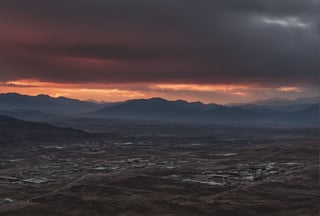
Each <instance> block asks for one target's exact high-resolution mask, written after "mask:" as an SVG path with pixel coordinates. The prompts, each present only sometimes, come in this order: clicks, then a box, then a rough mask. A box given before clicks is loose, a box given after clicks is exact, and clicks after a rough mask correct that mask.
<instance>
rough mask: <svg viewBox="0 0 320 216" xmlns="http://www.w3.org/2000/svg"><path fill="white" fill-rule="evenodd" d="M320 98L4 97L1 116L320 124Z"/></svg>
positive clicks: (49, 119) (2, 98)
mask: <svg viewBox="0 0 320 216" xmlns="http://www.w3.org/2000/svg"><path fill="white" fill-rule="evenodd" d="M319 99H320V97H313V98H299V99H297V100H286V99H281V98H273V99H269V100H264V101H258V102H257V103H249V104H233V105H232V104H231V105H219V104H204V103H201V102H187V101H184V100H175V101H169V100H165V99H163V98H151V99H134V100H128V101H124V102H119V103H110V104H108V103H106V104H97V103H93V102H88V101H80V100H75V99H69V98H64V97H59V98H52V97H49V96H47V95H38V96H25V95H19V94H15V93H9V94H0V115H1V114H2V115H9V116H13V117H16V118H20V119H26V120H34V121H42V120H44V121H51V120H54V119H58V118H65V117H90V118H109V119H133V120H134V119H138V120H160V121H189V122H190V121H191V122H208V123H219V122H227V123H230V122H274V123H277V122H282V121H284V122H297V123H310V122H311V123H317V122H318V120H319V109H318V107H319V103H318V102H317V101H318V100H319Z"/></svg>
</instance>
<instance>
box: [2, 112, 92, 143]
mask: <svg viewBox="0 0 320 216" xmlns="http://www.w3.org/2000/svg"><path fill="white" fill-rule="evenodd" d="M89 136H90V134H89V133H87V132H84V131H81V130H76V129H73V128H61V127H56V126H52V125H50V124H47V123H36V122H28V121H22V120H18V119H15V118H12V117H8V116H0V143H2V144H10V143H15V144H17V143H27V142H40V141H46V142H59V141H61V142H68V141H72V140H78V139H82V138H87V137H89Z"/></svg>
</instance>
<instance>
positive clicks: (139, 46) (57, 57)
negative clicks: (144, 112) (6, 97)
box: [0, 0, 320, 103]
mask: <svg viewBox="0 0 320 216" xmlns="http://www.w3.org/2000/svg"><path fill="white" fill-rule="evenodd" d="M0 29H1V30H0V93H6V92H17V93H21V94H28V95H37V94H48V95H50V96H53V97H59V96H65V97H71V98H78V99H81V100H88V99H92V100H96V101H123V100H128V99H134V98H151V97H163V98H166V99H170V100H175V99H184V100H188V101H202V102H206V103H211V102H215V103H233V102H234V103H238V102H248V101H253V100H257V99H265V98H272V97H284V98H289V99H291V98H297V97H304V96H316V95H318V92H319V87H318V86H319V81H320V80H319V73H320V72H319V61H320V57H319V55H320V54H319V53H320V42H319V38H320V0H241V1H240V0H219V1H218V0H135V1H132V0H113V1H111V0H68V1H66V0H46V1H43V0H0Z"/></svg>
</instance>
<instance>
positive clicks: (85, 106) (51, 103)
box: [0, 93, 106, 114]
mask: <svg viewBox="0 0 320 216" xmlns="http://www.w3.org/2000/svg"><path fill="white" fill-rule="evenodd" d="M102 106H106V104H97V103H93V102H87V101H80V100H76V99H70V98H66V97H58V98H53V97H50V96H48V95H37V96H28V95H20V94H17V93H6V94H0V110H11V111H12V110H34V111H35V110H36V111H41V112H45V113H58V114H70V113H82V112H90V111H93V110H95V109H98V108H100V107H102Z"/></svg>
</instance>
